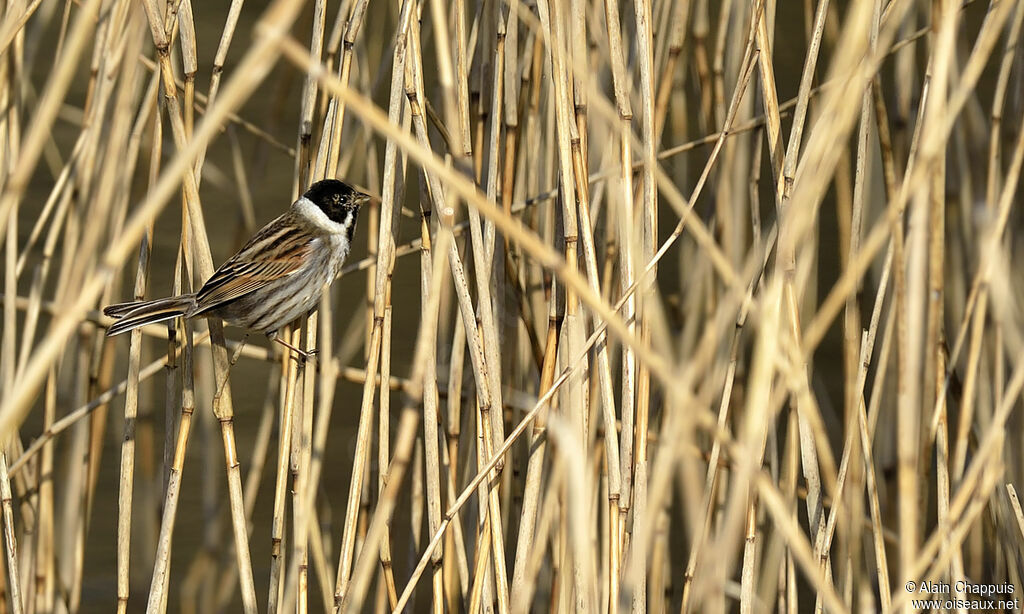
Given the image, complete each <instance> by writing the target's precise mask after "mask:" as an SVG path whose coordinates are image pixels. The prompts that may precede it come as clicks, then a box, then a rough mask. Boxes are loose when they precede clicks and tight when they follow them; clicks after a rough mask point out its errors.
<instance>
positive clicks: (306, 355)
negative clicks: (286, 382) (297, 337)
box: [267, 330, 319, 360]
mask: <svg viewBox="0 0 1024 614" xmlns="http://www.w3.org/2000/svg"><path fill="white" fill-rule="evenodd" d="M267 338H269V339H270V340H271V341H274V342H276V343H280V344H281V345H283V346H284V347H286V348H288V349H289V350H291V351H293V352H295V353H296V354H298V355H299V357H300V358H302V360H309V359H310V358H312V357H313V356H316V354H317V352H318V351H319V350H315V349H313V350H300V349H299V348H297V347H295V346H294V345H292V344H290V343H288V342H287V341H285V340H284V339H282V338H281V337H279V336H277V331H276V330H275V331H272V332H269V333H267Z"/></svg>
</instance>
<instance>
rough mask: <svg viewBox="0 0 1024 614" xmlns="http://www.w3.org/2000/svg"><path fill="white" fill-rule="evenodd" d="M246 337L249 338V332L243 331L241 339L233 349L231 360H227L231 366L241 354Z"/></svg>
mask: <svg viewBox="0 0 1024 614" xmlns="http://www.w3.org/2000/svg"><path fill="white" fill-rule="evenodd" d="M247 339H249V333H245V335H243V336H242V340H241V341H239V342H238V346H237V347H235V351H234V352H232V354H231V360H230V361H228V364H230V365H231V366H232V367H233V366H235V363H236V362H238V357H239V356H241V355H242V348H244V347H245V342H246V340H247Z"/></svg>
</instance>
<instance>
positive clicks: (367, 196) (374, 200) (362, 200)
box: [359, 193, 380, 207]
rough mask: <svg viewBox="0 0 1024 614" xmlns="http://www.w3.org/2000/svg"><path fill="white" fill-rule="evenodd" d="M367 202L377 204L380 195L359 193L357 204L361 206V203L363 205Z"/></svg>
mask: <svg viewBox="0 0 1024 614" xmlns="http://www.w3.org/2000/svg"><path fill="white" fill-rule="evenodd" d="M367 203H369V204H373V205H379V204H380V196H373V195H371V194H365V193H364V194H361V195H360V199H359V206H360V207H362V206H363V205H365V204H367Z"/></svg>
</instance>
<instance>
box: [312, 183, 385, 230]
mask: <svg viewBox="0 0 1024 614" xmlns="http://www.w3.org/2000/svg"><path fill="white" fill-rule="evenodd" d="M302 196H303V197H304V198H306V199H308V200H310V201H311V202H312V203H313V204H314V205H316V206H317V207H320V210H321V211H323V212H324V213H326V214H327V217H328V218H330V219H331V221H332V222H337V223H339V224H345V223H348V221H349V220H351V221H353V222H354V221H355V215H356V214H357V213H358V212H359V207H360V206H361V205H362V204H363V203H365V202H366V201H368V200H369V199H370V195H369V194H363V193H362V192H360V191H359V190H357V189H355V188H353V187H352V186H350V185H349V184H347V183H345V182H344V181H338V180H337V179H324V180H323V181H317V182H316V183H314V184H313V185H311V186H309V189H308V190H306V193H305V194H303V195H302Z"/></svg>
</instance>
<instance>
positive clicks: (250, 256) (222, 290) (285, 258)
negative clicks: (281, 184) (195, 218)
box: [195, 213, 317, 315]
mask: <svg viewBox="0 0 1024 614" xmlns="http://www.w3.org/2000/svg"><path fill="white" fill-rule="evenodd" d="M316 241H317V237H316V235H315V234H313V233H312V232H310V231H309V230H308V229H307V228H306V227H304V226H303V225H301V224H296V223H294V220H292V219H291V218H290V214H288V213H286V214H285V215H282V216H281V217H279V218H277V219H276V220H274V221H273V222H271V223H269V224H267V225H266V226H265V227H264V228H263V229H262V230H260V231H259V232H258V233H256V235H255V236H254V237H253V238H252V239H251V240H250V241H249V242H248V243H246V245H245V247H243V248H242V249H241V250H239V252H238V253H237V254H235V255H234V256H232V257H231V258H230V259H229V260H228V261H227V262H225V263H224V264H223V265H221V267H220V268H219V269H217V271H216V272H215V273H214V274H213V276H212V277H210V279H208V280H207V281H206V283H205V284H203V287H202V288H201V289H200V290H199V292H198V293H197V294H196V304H197V310H196V313H195V315H198V314H201V313H203V312H206V311H209V310H211V309H215V308H217V307H219V306H221V305H223V304H225V303H229V302H231V301H233V300H235V299H237V298H239V297H242V296H245V295H246V294H249V293H250V292H253V291H255V290H258V289H260V288H262V287H263V286H266V285H267V284H269V283H271V282H274V281H277V280H279V279H282V278H284V277H287V276H289V275H292V274H294V273H295V272H296V271H298V270H299V269H301V268H302V266H303V265H304V264H305V263H306V262H307V261H308V257H309V255H310V253H311V252H312V251H313V249H314V247H315V243H316Z"/></svg>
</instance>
